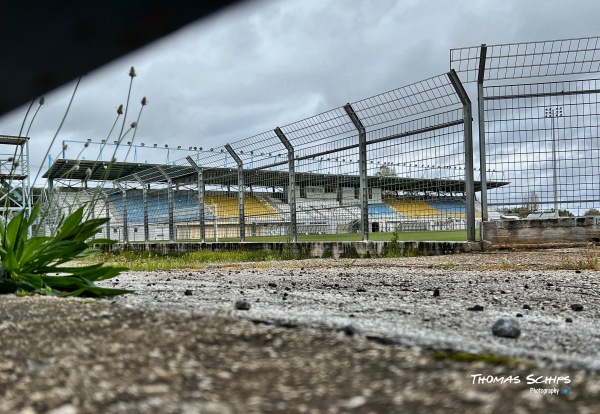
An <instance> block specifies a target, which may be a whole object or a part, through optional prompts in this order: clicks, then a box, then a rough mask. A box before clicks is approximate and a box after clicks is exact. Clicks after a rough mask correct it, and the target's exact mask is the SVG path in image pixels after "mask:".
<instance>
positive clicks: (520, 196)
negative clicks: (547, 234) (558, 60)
mask: <svg viewBox="0 0 600 414" xmlns="http://www.w3.org/2000/svg"><path fill="white" fill-rule="evenodd" d="M599 86H600V84H599V83H598V81H597V80H585V81H584V80H581V81H571V82H552V83H541V84H527V85H506V86H495V87H488V88H486V98H485V99H486V100H485V123H486V150H487V166H488V169H492V170H496V171H499V172H500V174H502V177H501V179H502V181H504V180H506V181H508V182H510V184H509V185H508V186H505V187H503V188H502V189H498V190H496V191H493V192H490V196H489V200H488V203H489V205H490V206H496V207H497V209H499V210H500V211H506V210H509V211H512V213H513V214H515V209H526V210H528V212H533V211H540V210H554V211H555V212H557V213H558V212H559V210H563V211H562V214H563V215H564V214H568V213H567V211H568V212H569V213H570V214H573V215H581V214H583V213H584V212H585V211H587V210H589V209H590V208H593V207H597V206H598V204H599V201H600V187H599V186H598V177H599V176H600V152H599V151H600V143H599V137H600V134H599V131H598V116H599V112H598V111H599V109H600V108H599V105H598V98H599V97H600V96H599V94H600V89H599V88H598V87H599Z"/></svg>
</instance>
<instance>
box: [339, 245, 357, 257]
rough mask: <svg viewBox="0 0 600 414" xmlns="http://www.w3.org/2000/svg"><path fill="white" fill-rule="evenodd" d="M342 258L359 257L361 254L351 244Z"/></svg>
mask: <svg viewBox="0 0 600 414" xmlns="http://www.w3.org/2000/svg"><path fill="white" fill-rule="evenodd" d="M340 257H341V258H342V259H359V258H360V255H359V254H358V252H357V251H356V248H355V247H354V246H350V247H349V248H348V250H346V251H345V252H344V253H343V254H342V255H340Z"/></svg>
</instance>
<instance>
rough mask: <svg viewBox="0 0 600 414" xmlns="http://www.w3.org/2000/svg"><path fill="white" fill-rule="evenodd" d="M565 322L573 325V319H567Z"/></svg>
mask: <svg viewBox="0 0 600 414" xmlns="http://www.w3.org/2000/svg"><path fill="white" fill-rule="evenodd" d="M565 322H567V323H573V319H571V318H567V319H565Z"/></svg>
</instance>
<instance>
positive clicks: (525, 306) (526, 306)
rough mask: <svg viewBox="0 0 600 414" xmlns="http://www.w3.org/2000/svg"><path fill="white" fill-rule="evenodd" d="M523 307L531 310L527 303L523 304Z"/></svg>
mask: <svg viewBox="0 0 600 414" xmlns="http://www.w3.org/2000/svg"><path fill="white" fill-rule="evenodd" d="M523 309H527V310H531V306H529V305H523Z"/></svg>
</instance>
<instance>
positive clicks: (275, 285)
mask: <svg viewBox="0 0 600 414" xmlns="http://www.w3.org/2000/svg"><path fill="white" fill-rule="evenodd" d="M269 287H277V283H275V282H269Z"/></svg>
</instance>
